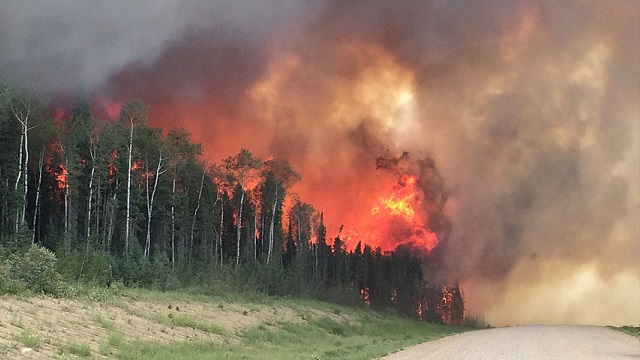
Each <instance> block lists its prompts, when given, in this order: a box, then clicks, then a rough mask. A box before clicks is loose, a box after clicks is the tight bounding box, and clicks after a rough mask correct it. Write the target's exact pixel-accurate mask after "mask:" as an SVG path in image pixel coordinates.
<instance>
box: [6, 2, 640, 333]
mask: <svg viewBox="0 0 640 360" xmlns="http://www.w3.org/2000/svg"><path fill="white" fill-rule="evenodd" d="M0 8H2V9H3V10H2V11H1V12H0V77H1V78H2V79H4V80H5V81H7V82H9V83H10V84H13V85H15V86H29V87H35V88H38V89H40V90H41V91H42V92H43V93H44V94H46V95H47V96H49V97H50V98H51V99H52V101H53V104H54V106H55V104H56V102H58V103H63V102H64V100H63V99H65V97H66V98H68V97H69V94H73V95H72V96H71V98H73V97H75V93H76V92H77V91H78V89H79V88H83V89H86V90H87V93H88V96H89V97H90V98H91V103H92V108H93V109H94V110H95V111H96V112H97V113H101V114H105V116H106V115H109V114H111V115H115V114H112V112H113V111H114V110H113V109H116V110H117V109H118V108H119V105H121V104H122V103H123V102H124V101H127V100H130V99H133V98H140V99H142V100H143V101H145V103H147V104H148V105H149V106H150V108H151V112H150V115H149V122H150V124H151V125H154V126H159V127H162V128H164V129H168V128H171V127H173V126H176V125H179V126H183V127H185V128H186V129H187V130H189V131H190V132H191V133H192V137H193V140H194V141H197V142H200V143H202V144H203V147H204V153H205V156H206V157H207V158H208V159H210V160H211V161H219V160H220V159H222V158H224V157H226V156H229V155H232V154H234V153H237V152H238V150H239V149H240V148H241V147H244V148H247V149H249V150H251V151H252V152H254V153H255V154H257V155H259V156H262V157H265V158H266V157H271V156H273V157H276V158H286V159H288V160H289V161H290V162H291V164H292V165H293V167H294V168H295V169H297V170H298V172H300V174H301V175H302V181H301V183H300V184H298V185H297V186H296V188H295V191H296V192H297V193H298V195H299V196H300V197H301V198H302V199H303V200H305V201H307V202H310V203H312V204H313V205H314V206H315V207H316V208H317V209H319V210H321V211H324V212H325V219H326V221H327V226H328V231H329V234H330V235H331V234H334V236H335V234H336V233H337V231H338V228H339V227H340V226H341V225H344V226H345V228H347V229H352V230H353V231H359V230H358V226H367V224H368V221H370V220H366V219H368V218H369V217H370V216H369V210H370V209H371V206H372V205H374V203H375V201H376V200H377V198H378V194H379V193H380V191H381V190H380V189H383V188H385V186H388V185H389V183H390V181H391V180H390V179H391V175H389V174H386V173H381V172H380V171H379V170H376V168H375V160H376V159H377V158H378V157H380V156H384V157H389V158H391V157H396V156H400V155H401V154H402V152H403V151H407V152H409V153H410V154H411V158H412V159H414V162H415V163H416V164H423V165H424V164H428V163H430V162H429V161H427V160H431V161H433V163H435V164H436V165H435V166H436V167H435V168H425V167H424V166H423V165H416V166H417V167H418V169H417V170H416V171H417V172H419V173H421V174H422V173H424V174H431V175H433V173H434V169H437V171H436V172H435V174H436V175H437V176H431V175H430V176H431V177H429V176H426V175H425V176H426V177H424V180H423V181H421V182H420V183H419V188H420V191H421V194H422V196H423V197H424V200H425V201H424V204H423V206H424V211H425V212H426V213H428V214H429V215H431V214H436V213H437V214H440V215H442V216H443V217H446V218H447V219H448V223H449V224H450V226H441V227H437V226H436V225H435V224H434V223H433V217H429V216H428V218H429V219H428V220H425V221H426V222H430V223H429V224H425V226H427V227H429V228H431V229H433V231H435V232H436V234H437V235H438V238H439V244H438V246H437V254H438V257H439V261H441V267H440V270H439V272H438V274H437V276H438V277H439V278H440V279H442V281H445V282H459V283H460V284H461V286H462V290H463V293H464V296H465V301H466V310H467V313H470V314H478V315H484V316H485V317H486V318H487V320H488V321H489V322H491V323H492V324H494V325H517V324H533V323H586V324H599V325H607V324H614V325H623V324H636V325H637V324H638V323H640V265H639V264H640V262H639V261H638V260H637V259H640V185H639V184H640V101H639V100H640V25H639V24H640V3H638V2H637V1H634V0H627V1H624V0H614V1H610V2H602V1H588V0H586V1H577V0H576V1H563V2H556V1H534V0H528V1H524V0H523V1H517V0H514V1H508V2H505V1H474V2H469V1H444V0H442V1H420V0H407V1H403V2H400V3H391V2H381V1H370V0H358V1H349V2H345V1H338V0H314V1H294V0H266V1H248V0H240V1H204V0H202V1H188V2H187V1H178V0H165V1H158V0H140V1H135V2H130V1H123V0H113V1H82V2H78V1H70V0H69V1H65V0H50V1H46V2H42V1H31V0H23V1H18V0H0ZM425 169H426V170H425ZM429 169H431V170H429ZM434 184H435V185H434ZM436 185H437V186H436ZM434 276H436V275H434ZM612 309H615V311H613V310H612Z"/></svg>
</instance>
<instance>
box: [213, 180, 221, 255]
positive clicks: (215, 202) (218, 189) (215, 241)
mask: <svg viewBox="0 0 640 360" xmlns="http://www.w3.org/2000/svg"><path fill="white" fill-rule="evenodd" d="M219 200H220V188H219V187H217V186H216V201H214V202H213V207H212V209H213V210H212V217H211V220H212V221H211V224H212V227H213V232H214V233H215V234H216V239H215V240H214V241H211V257H212V258H213V259H214V260H215V262H216V263H217V262H218V237H219V236H220V235H219V233H218V231H217V230H216V225H215V223H213V220H214V219H215V217H216V205H217V204H218V201H219ZM220 231H222V229H220ZM214 244H215V245H214ZM214 253H215V254H214Z"/></svg>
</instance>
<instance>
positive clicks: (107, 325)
mask: <svg viewBox="0 0 640 360" xmlns="http://www.w3.org/2000/svg"><path fill="white" fill-rule="evenodd" d="M91 320H93V321H95V322H96V323H98V324H100V326H101V327H102V328H103V329H105V330H114V329H115V323H114V322H113V321H111V320H107V319H105V318H103V317H102V316H100V315H99V314H95V315H94V316H93V317H92V318H91Z"/></svg>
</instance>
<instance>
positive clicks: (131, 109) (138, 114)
mask: <svg viewBox="0 0 640 360" xmlns="http://www.w3.org/2000/svg"><path fill="white" fill-rule="evenodd" d="M147 111H148V109H147V107H146V106H145V105H144V103H142V102H141V101H139V100H135V101H130V102H128V103H126V104H125V105H124V106H123V108H122V111H121V113H120V121H122V122H124V123H126V124H127V126H128V127H129V146H128V148H127V156H128V162H127V203H126V208H127V210H126V211H127V212H126V220H125V236H124V255H125V258H127V259H128V258H129V243H130V241H131V240H130V238H131V230H132V225H131V179H132V170H133V169H132V167H133V150H134V149H133V133H134V128H135V127H136V126H138V125H145V124H146V121H147V118H146V113H147Z"/></svg>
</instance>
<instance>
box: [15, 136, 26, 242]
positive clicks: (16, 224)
mask: <svg viewBox="0 0 640 360" xmlns="http://www.w3.org/2000/svg"><path fill="white" fill-rule="evenodd" d="M23 144H24V133H22V134H20V157H19V158H18V177H17V178H16V185H15V186H14V188H13V189H14V190H15V191H16V192H17V191H18V186H19V185H20V179H21V178H22V170H23V169H24V168H23V166H22V164H23V163H22V157H23ZM19 226H20V210H18V208H17V207H16V221H15V224H14V227H15V231H18V227H19Z"/></svg>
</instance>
